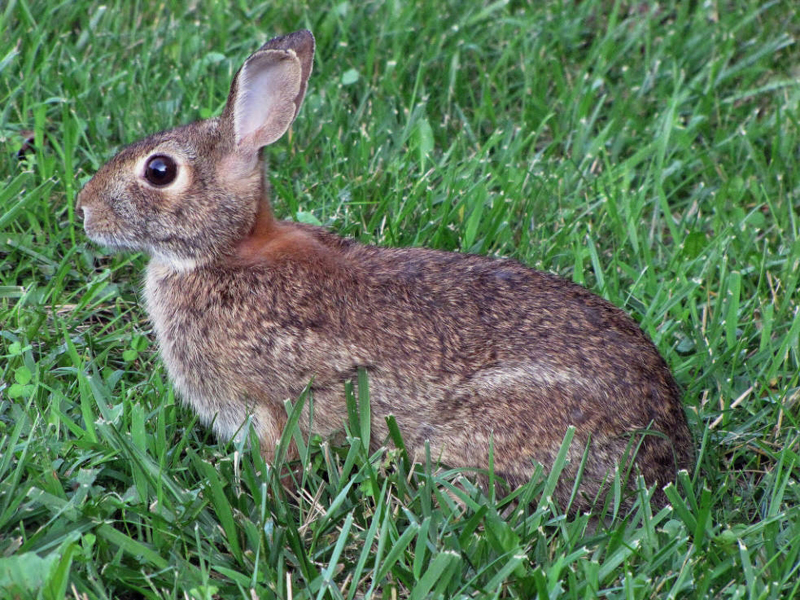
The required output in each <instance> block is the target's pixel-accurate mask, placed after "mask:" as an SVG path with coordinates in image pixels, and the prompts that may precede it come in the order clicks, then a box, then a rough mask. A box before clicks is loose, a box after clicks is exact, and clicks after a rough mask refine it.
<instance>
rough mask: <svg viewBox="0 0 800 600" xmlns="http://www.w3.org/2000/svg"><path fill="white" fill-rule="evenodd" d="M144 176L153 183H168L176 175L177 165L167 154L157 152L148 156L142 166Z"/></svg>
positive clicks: (160, 184) (173, 179) (161, 184)
mask: <svg viewBox="0 0 800 600" xmlns="http://www.w3.org/2000/svg"><path fill="white" fill-rule="evenodd" d="M144 176H145V178H146V179H147V181H149V182H150V183H152V184H153V185H156V186H159V187H163V186H165V185H169V184H170V183H172V182H173V181H175V178H176V177H177V176H178V165H176V164H175V161H174V160H172V159H171V158H170V157H169V156H162V155H160V154H157V155H156V156H152V157H150V159H149V160H148V161H147V164H146V165H145V167H144Z"/></svg>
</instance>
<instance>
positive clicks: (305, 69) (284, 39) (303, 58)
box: [261, 29, 315, 117]
mask: <svg viewBox="0 0 800 600" xmlns="http://www.w3.org/2000/svg"><path fill="white" fill-rule="evenodd" d="M314 45H315V43H314V36H313V35H312V34H311V32H310V31H309V30H308V29H302V30H301V31H295V32H294V33H290V34H288V35H282V36H280V37H276V38H272V39H271V40H270V41H268V42H267V43H266V44H264V45H263V46H261V50H291V51H293V52H294V53H295V54H296V55H297V58H298V60H299V61H300V69H301V71H302V72H301V74H300V91H299V92H298V93H297V97H296V98H295V99H294V105H295V112H294V116H295V117H297V113H298V112H300V106H301V105H302V104H303V98H305V95H306V87H307V84H308V78H309V76H310V75H311V69H312V68H313V66H314Z"/></svg>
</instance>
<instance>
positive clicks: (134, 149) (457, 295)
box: [79, 32, 693, 509]
mask: <svg viewBox="0 0 800 600" xmlns="http://www.w3.org/2000/svg"><path fill="white" fill-rule="evenodd" d="M253 56H254V57H256V58H255V59H254V58H253V57H251V59H248V62H246V63H245V66H244V67H243V68H242V70H240V72H239V74H237V77H236V78H235V79H234V83H233V85H232V88H231V94H230V96H229V99H228V105H227V107H226V109H225V111H224V112H223V115H222V116H221V117H220V118H219V119H212V120H209V121H204V122H200V123H197V124H193V125H189V126H186V127H182V128H178V129H175V130H172V131H169V132H165V133H161V134H157V135H155V136H151V137H150V138H147V139H145V140H143V141H141V142H139V143H137V144H134V145H133V146H130V147H129V148H127V149H125V150H123V151H122V152H121V153H120V154H119V155H117V156H116V157H114V159H112V160H111V161H110V162H109V163H108V164H107V165H106V166H104V167H103V168H102V169H101V170H100V171H99V172H98V173H97V175H96V176H95V177H94V178H93V179H92V180H91V181H90V182H89V183H88V184H87V185H86V187H85V189H84V190H83V191H82V192H81V194H80V197H79V208H80V209H81V210H83V212H84V215H85V219H86V229H87V232H88V233H89V235H90V237H92V238H93V239H95V240H97V241H99V242H102V243H105V244H110V245H113V246H117V247H122V248H135V249H145V250H147V251H149V252H150V254H151V255H152V256H153V259H152V260H151V262H150V264H149V266H148V269H147V277H146V286H145V296H146V306H147V311H148V313H149V315H150V318H151V320H152V322H153V326H154V330H155V333H156V337H157V339H158V342H159V345H160V348H161V353H162V356H163V358H164V361H165V364H166V366H167V369H168V371H169V374H170V377H171V379H172V381H173V383H174V385H175V387H176V388H177V390H178V392H179V393H180V394H181V396H182V397H183V398H184V400H185V401H186V402H187V403H188V404H189V405H191V406H192V407H193V408H194V410H195V411H197V412H198V414H199V415H200V417H201V419H202V420H203V422H205V423H211V422H212V421H213V423H214V427H215V429H216V431H217V433H218V434H219V435H221V436H223V437H229V436H231V435H233V433H234V432H235V431H236V430H237V429H238V428H239V426H240V425H241V423H242V422H243V421H244V420H245V418H246V417H247V416H248V415H253V420H254V423H255V427H256V430H257V431H258V434H259V436H260V438H261V447H262V449H263V451H264V453H265V455H266V457H267V458H268V459H269V458H271V457H272V453H273V452H274V448H275V444H276V442H277V440H278V439H279V437H280V435H281V432H282V428H283V426H284V425H285V411H284V407H283V401H284V400H285V399H287V398H288V399H294V398H296V397H297V396H298V395H299V394H300V393H301V391H302V390H303V388H304V386H305V385H306V384H308V382H309V381H311V380H312V379H313V385H312V391H313V398H314V422H313V431H314V432H316V433H320V434H322V435H324V436H328V435H332V434H334V433H335V432H336V431H338V430H340V429H341V427H342V425H343V422H344V419H345V418H346V408H345V403H344V382H345V381H346V380H348V379H352V378H353V377H354V375H355V373H356V372H357V370H358V368H361V367H363V368H365V369H367V371H368V373H369V383H370V399H371V404H372V429H373V440H374V441H375V444H376V445H378V444H380V443H382V442H383V441H384V440H385V439H386V436H387V434H388V432H387V428H386V425H385V418H386V417H387V416H388V415H390V414H391V415H394V416H395V417H396V419H397V422H398V424H399V426H400V429H401V432H402V433H403V436H404V439H405V442H406V444H407V446H408V447H409V448H410V449H411V451H412V452H414V453H416V456H417V457H418V458H421V454H420V453H421V451H422V450H423V449H424V445H425V442H426V441H427V442H428V443H429V444H430V448H431V454H432V456H435V457H441V460H442V462H443V463H445V464H447V465H449V466H452V467H467V468H479V469H480V468H486V467H487V464H488V462H487V461H488V454H489V446H490V443H493V445H494V461H495V469H496V472H497V474H498V475H500V476H501V477H503V478H505V479H506V480H507V481H508V482H509V483H510V484H511V485H519V484H521V483H523V482H524V481H526V480H527V478H528V477H530V475H531V474H532V473H533V470H534V466H533V465H534V461H536V462H540V463H542V464H543V465H544V466H545V467H550V466H551V465H552V464H553V460H554V459H555V456H556V453H557V452H558V449H559V446H560V444H561V441H562V439H563V436H564V434H565V433H566V431H567V428H568V427H569V426H570V425H574V426H575V427H576V435H575V440H574V442H573V444H572V447H571V449H570V454H569V463H568V465H567V467H566V471H565V473H564V475H563V476H562V478H561V481H562V483H561V484H560V486H559V487H558V488H557V490H556V498H557V500H558V501H559V502H561V503H562V504H563V503H565V502H566V501H567V499H568V497H569V494H570V491H571V488H572V480H573V478H574V477H575V476H576V474H577V469H578V467H579V464H580V461H581V457H582V455H583V452H584V449H585V448H586V445H587V444H588V445H589V455H588V456H589V458H588V461H587V464H586V468H585V471H584V474H583V484H582V491H583V492H584V495H585V496H586V497H585V498H584V497H581V498H579V499H578V501H577V503H576V504H575V505H574V506H573V508H575V509H585V508H587V507H589V506H590V504H591V501H590V498H591V497H593V496H594V495H596V494H597V493H598V492H599V491H600V490H601V488H603V481H605V480H607V479H608V478H609V477H613V472H614V469H615V468H616V467H622V468H626V467H627V466H629V464H628V463H629V459H630V456H629V454H630V450H631V448H633V449H636V448H638V449H639V451H638V454H637V455H636V457H635V464H636V466H637V468H638V469H639V470H640V471H641V473H642V474H643V475H644V478H645V480H646V481H647V482H648V483H649V484H657V485H658V486H659V487H660V486H663V485H664V484H666V483H668V482H670V481H673V480H674V478H675V474H676V471H677V469H679V468H688V467H690V466H691V464H692V462H693V452H692V440H691V436H690V434H689V430H688V427H687V425H686V420H685V417H684V414H683V411H682V408H681V405H680V393H679V390H678V388H677V386H676V384H675V381H674V380H673V378H672V375H671V374H670V372H669V369H668V368H667V366H666V364H665V362H664V360H663V359H662V358H661V356H660V355H659V353H658V351H657V350H656V348H655V347H654V346H653V344H652V343H651V342H650V340H649V339H648V338H647V336H645V334H644V333H643V332H642V331H641V329H640V328H639V327H638V326H637V325H636V324H635V323H634V322H633V321H632V320H631V319H630V317H628V316H627V315H626V314H625V313H624V312H622V311H621V310H619V309H618V308H616V307H614V306H613V305H611V304H609V303H608V302H606V301H605V300H603V299H601V298H599V297H598V296H596V295H594V294H592V293H590V292H589V291H587V290H586V289H584V288H582V287H580V286H578V285H575V284H573V283H570V282H568V281H565V280H563V279H560V278H558V277H555V276H553V275H550V274H547V273H543V272H539V271H534V270H531V269H529V268H526V267H524V266H523V265H521V264H519V263H517V262H515V261H512V260H502V259H501V260H495V259H489V258H485V257H481V256H473V255H467V254H454V253H448V252H440V251H435V250H427V249H420V248H406V249H394V248H377V247H373V246H365V245H362V244H358V243H356V242H354V241H351V240H346V239H342V238H340V237H338V236H336V235H334V234H332V233H329V232H327V231H325V230H324V229H321V228H317V227H312V226H309V225H302V224H297V223H288V222H280V221H277V220H275V218H274V217H273V216H272V212H271V210H270V208H269V200H268V190H267V185H266V183H265V177H264V174H263V167H262V163H261V161H260V159H259V149H260V147H261V145H263V144H264V143H269V141H268V140H274V139H276V136H277V137H280V134H282V133H283V129H282V128H283V127H284V126H285V127H288V123H285V120H282V117H281V118H280V119H279V118H274V117H273V116H271V115H270V114H267V115H264V117H263V118H264V122H265V123H267V125H265V126H264V127H261V128H257V127H255V126H253V125H249V123H250V122H251V121H252V120H253V119H252V115H251V114H250V113H249V112H248V113H247V114H244V115H242V114H240V112H238V111H240V110H247V111H250V110H251V108H250V105H246V104H244V103H241V104H237V97H239V96H238V95H239V94H240V93H243V92H242V91H241V90H240V87H241V86H244V87H245V88H247V90H246V91H247V93H250V92H251V90H250V87H249V86H255V85H259V82H260V81H262V80H263V81H268V82H270V83H271V85H273V86H279V87H281V89H279V90H277V92H280V93H276V94H275V95H274V96H271V94H272V90H271V89H269V88H266V89H262V90H261V92H260V93H264V94H267V95H268V96H270V97H272V98H274V99H275V100H274V101H275V102H276V103H278V104H281V106H278V108H276V109H275V110H278V111H284V112H279V113H278V114H279V116H281V115H283V114H285V111H287V110H288V111H290V110H292V109H294V110H295V113H296V110H297V109H298V108H299V106H300V103H301V102H302V96H303V94H304V93H305V86H306V80H307V78H308V75H309V73H310V65H311V58H312V57H313V38H311V36H310V34H309V33H308V32H305V33H304V32H298V33H295V34H291V35H290V36H286V37H284V38H276V40H271V41H270V42H268V43H267V44H266V45H265V46H264V47H263V48H262V49H260V50H259V52H257V53H256V54H254V55H253ZM293 61H298V62H297V63H295V62H293ZM298 64H299V65H300V67H301V68H298V66H297V65H298ZM246 69H249V70H247V72H246V73H245V75H241V73H242V72H243V71H245V70H246ZM256 69H264V72H263V73H262V72H261V71H258V70H256ZM298 73H301V75H300V77H301V79H302V81H300V82H299V83H298V82H297V81H296V79H297V77H298ZM240 79H241V81H240ZM283 86H287V89H288V88H291V89H292V90H296V89H300V90H301V91H300V93H299V94H298V95H297V98H295V99H294V100H287V99H286V98H287V97H289V96H291V95H292V94H293V93H294V92H292V94H287V93H285V89H283ZM281 94H282V95H281ZM287 102H293V104H294V106H293V107H289V106H288V105H287V104H286V103H287ZM251 104H253V105H254V106H255V108H253V109H252V110H255V111H258V110H260V106H259V105H257V104H255V103H252V102H251ZM237 106H238V107H241V106H246V109H241V108H238V109H237ZM247 127H250V129H247ZM240 130H241V131H240ZM259 136H260V137H259ZM167 151H168V152H169V153H170V154H171V155H174V156H175V157H176V159H177V160H179V161H180V163H181V165H182V166H181V168H182V169H186V173H185V175H186V178H185V179H183V180H181V182H183V183H181V182H176V184H175V186H177V187H176V189H178V190H180V196H181V202H179V203H177V204H176V202H175V201H174V196H175V192H174V191H173V193H172V195H171V196H170V195H169V189H168V188H164V189H153V187H152V186H150V185H149V184H148V183H147V182H146V181H144V180H143V178H142V176H141V174H140V173H137V172H136V165H138V164H141V162H142V161H143V160H145V159H146V158H147V157H148V156H152V155H153V154H155V153H158V152H167ZM186 182H189V183H188V184H187V183H186ZM181 186H183V187H181ZM301 426H302V427H303V428H304V429H305V430H306V431H307V432H308V421H307V420H306V419H303V420H302V422H301ZM647 429H650V430H651V433H648V434H646V435H642V432H643V431H644V430H647ZM652 432H654V433H652ZM639 444H641V445H640V446H639ZM657 499H658V501H659V502H664V501H665V498H664V497H663V494H661V493H660V492H659V494H658V496H657Z"/></svg>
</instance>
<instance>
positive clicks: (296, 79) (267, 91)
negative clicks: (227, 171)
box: [221, 31, 314, 155]
mask: <svg viewBox="0 0 800 600" xmlns="http://www.w3.org/2000/svg"><path fill="white" fill-rule="evenodd" d="M313 60H314V37H313V36H312V35H311V32H309V31H297V32H295V33H291V34H289V35H285V36H282V37H277V38H274V39H272V40H270V41H269V42H267V43H266V44H264V46H262V47H261V48H260V49H259V50H258V51H257V52H256V53H254V54H253V55H252V56H250V58H248V59H247V60H246V61H245V63H244V65H242V68H241V69H239V72H238V73H236V76H235V77H234V79H233V84H232V85H231V92H230V94H229V95H228V103H227V104H226V106H225V111H224V112H223V113H222V117H221V119H222V121H223V123H224V124H225V125H226V128H225V129H226V130H227V132H228V134H229V135H232V136H233V142H234V146H235V148H236V149H237V151H238V152H240V153H244V154H251V155H255V154H257V153H258V150H259V149H261V148H262V147H263V146H267V145H268V144H272V143H273V142H275V141H277V140H278V139H279V138H280V137H281V136H282V135H283V134H284V133H286V130H287V129H288V128H289V125H291V124H292V121H294V118H295V117H296V116H297V112H298V111H299V110H300V105H301V104H302V103H303V98H304V97H305V92H306V86H307V83H308V77H309V75H310V74H311V65H312V62H313Z"/></svg>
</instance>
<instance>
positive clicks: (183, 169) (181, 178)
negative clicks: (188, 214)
mask: <svg viewBox="0 0 800 600" xmlns="http://www.w3.org/2000/svg"><path fill="white" fill-rule="evenodd" d="M154 156H167V157H169V158H171V159H172V160H173V161H175V164H176V165H177V166H178V176H177V177H176V178H175V181H173V182H172V183H170V184H168V185H165V186H163V187H159V186H155V185H153V184H152V183H150V182H149V181H147V177H145V175H144V172H145V168H146V167H147V162H148V161H149V160H150V159H151V158H153V157H154ZM134 169H135V170H136V176H137V177H138V179H139V181H140V182H141V183H142V185H145V186H147V187H149V188H151V189H154V190H159V191H162V192H164V193H167V194H170V195H173V194H180V193H181V192H185V191H186V190H188V189H189V185H190V184H191V183H192V178H191V176H190V170H191V169H190V167H189V165H188V164H187V162H186V161H185V160H184V159H183V158H182V157H180V156H177V155H175V154H173V153H172V152H161V151H159V150H154V151H153V152H150V153H149V154H147V155H146V156H143V157H142V158H140V159H139V160H138V161H136V166H135V167H134Z"/></svg>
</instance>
